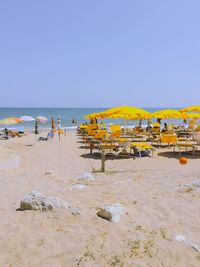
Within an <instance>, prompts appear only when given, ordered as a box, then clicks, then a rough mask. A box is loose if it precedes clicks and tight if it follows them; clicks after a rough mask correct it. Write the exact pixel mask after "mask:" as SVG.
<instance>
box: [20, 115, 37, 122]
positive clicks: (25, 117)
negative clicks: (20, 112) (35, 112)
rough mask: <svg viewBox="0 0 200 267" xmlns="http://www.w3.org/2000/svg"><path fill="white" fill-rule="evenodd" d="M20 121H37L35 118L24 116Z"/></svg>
mask: <svg viewBox="0 0 200 267" xmlns="http://www.w3.org/2000/svg"><path fill="white" fill-rule="evenodd" d="M20 119H22V120H23V121H34V120H35V119H34V118H33V117H30V116H22V117H20Z"/></svg>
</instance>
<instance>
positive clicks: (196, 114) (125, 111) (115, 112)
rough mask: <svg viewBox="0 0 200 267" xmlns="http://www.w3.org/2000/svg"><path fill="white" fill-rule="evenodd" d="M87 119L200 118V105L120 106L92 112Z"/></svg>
mask: <svg viewBox="0 0 200 267" xmlns="http://www.w3.org/2000/svg"><path fill="white" fill-rule="evenodd" d="M85 118H87V119H90V120H91V119H95V118H97V119H105V118H111V119H126V120H141V119H147V120H148V119H153V118H155V119H157V118H159V119H184V120H185V119H199V118H200V106H190V107H186V108H184V109H180V110H176V109H163V110H159V111H156V112H153V113H151V112H149V111H147V110H144V109H140V108H137V107H131V106H119V107H114V108H111V109H106V110H104V111H102V112H98V113H92V114H88V115H86V116H85Z"/></svg>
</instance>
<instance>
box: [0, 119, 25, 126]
mask: <svg viewBox="0 0 200 267" xmlns="http://www.w3.org/2000/svg"><path fill="white" fill-rule="evenodd" d="M20 122H22V120H21V119H20V118H5V119H3V120H1V121H0V124H5V125H12V124H17V123H20Z"/></svg>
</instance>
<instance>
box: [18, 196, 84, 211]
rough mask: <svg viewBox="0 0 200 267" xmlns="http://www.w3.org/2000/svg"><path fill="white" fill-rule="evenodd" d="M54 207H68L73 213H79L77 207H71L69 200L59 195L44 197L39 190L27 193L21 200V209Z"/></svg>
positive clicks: (51, 208) (48, 208)
mask: <svg viewBox="0 0 200 267" xmlns="http://www.w3.org/2000/svg"><path fill="white" fill-rule="evenodd" d="M54 209H67V210H69V211H70V212H71V213H72V214H74V215H77V214H79V213H80V212H79V210H78V209H77V208H74V207H71V206H70V205H69V204H68V203H67V202H65V201H63V200H61V199H59V198H57V197H44V196H43V195H41V194H40V192H38V191H32V192H30V193H28V194H26V195H25V196H24V197H23V198H22V200H21V202H20V208H19V210H20V211H23V210H41V211H51V210H54Z"/></svg>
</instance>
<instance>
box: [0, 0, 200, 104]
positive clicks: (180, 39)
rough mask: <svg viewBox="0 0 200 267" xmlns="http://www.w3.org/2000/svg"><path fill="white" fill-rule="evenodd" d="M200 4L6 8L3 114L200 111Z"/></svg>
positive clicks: (80, 1) (1, 21)
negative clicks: (10, 110) (20, 109)
mask: <svg viewBox="0 0 200 267" xmlns="http://www.w3.org/2000/svg"><path fill="white" fill-rule="evenodd" d="M199 11H200V1H199V0H167V1H162V0H100V1H98V0H70V1H69V0H2V1H0V92H1V94H0V107H5V106H10V107H12V106H15V107H16V106H25V107H28V106H30V107H42V106H44V107H110V106H116V105H133V106H139V107H161V106H163V107H170V106H174V107H180V106H186V105H193V104H200V15H199Z"/></svg>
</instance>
